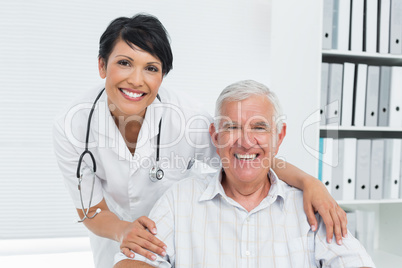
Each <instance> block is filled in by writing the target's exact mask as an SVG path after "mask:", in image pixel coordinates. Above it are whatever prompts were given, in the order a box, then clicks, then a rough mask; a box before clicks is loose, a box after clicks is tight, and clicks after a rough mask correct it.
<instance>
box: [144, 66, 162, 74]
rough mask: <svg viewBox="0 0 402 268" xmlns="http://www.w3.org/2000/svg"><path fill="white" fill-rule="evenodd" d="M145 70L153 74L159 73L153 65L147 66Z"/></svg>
mask: <svg viewBox="0 0 402 268" xmlns="http://www.w3.org/2000/svg"><path fill="white" fill-rule="evenodd" d="M146 70H148V71H151V72H154V73H157V72H159V69H158V68H157V67H155V66H153V65H151V66H147V68H146Z"/></svg>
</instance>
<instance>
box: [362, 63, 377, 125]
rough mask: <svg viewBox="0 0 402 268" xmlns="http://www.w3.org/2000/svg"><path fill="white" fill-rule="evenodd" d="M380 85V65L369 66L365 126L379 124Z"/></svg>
mask: <svg viewBox="0 0 402 268" xmlns="http://www.w3.org/2000/svg"><path fill="white" fill-rule="evenodd" d="M379 86H380V67H379V66H369V67H368V70H367V94H366V113H365V114H366V115H365V123H364V125H365V126H370V127H375V126H377V121H378V94H379Z"/></svg>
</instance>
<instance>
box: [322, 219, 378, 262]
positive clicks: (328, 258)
mask: <svg viewBox="0 0 402 268" xmlns="http://www.w3.org/2000/svg"><path fill="white" fill-rule="evenodd" d="M318 222H319V227H318V230H317V232H316V234H315V260H316V265H317V266H318V267H375V265H374V262H373V261H372V259H371V257H370V256H369V254H368V253H367V251H366V250H365V248H364V247H363V246H362V244H361V243H360V242H359V240H357V239H356V238H354V237H353V236H352V234H351V233H350V232H349V231H348V237H347V238H343V239H342V245H338V244H336V242H335V239H334V238H333V239H332V242H331V243H330V244H328V243H327V241H326V235H327V234H326V229H325V224H324V221H323V220H322V218H321V217H320V216H318Z"/></svg>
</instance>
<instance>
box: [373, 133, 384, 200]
mask: <svg viewBox="0 0 402 268" xmlns="http://www.w3.org/2000/svg"><path fill="white" fill-rule="evenodd" d="M370 162H371V164H370V199H382V196H383V191H384V190H383V186H384V180H383V175H384V139H374V140H372V141H371V161H370Z"/></svg>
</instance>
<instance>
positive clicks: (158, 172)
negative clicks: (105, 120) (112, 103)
mask: <svg viewBox="0 0 402 268" xmlns="http://www.w3.org/2000/svg"><path fill="white" fill-rule="evenodd" d="M104 91H105V89H102V90H101V91H100V92H99V94H98V96H97V97H96V99H95V101H94V103H93V104H92V108H91V111H90V112H89V116H88V123H87V132H86V137H85V150H84V151H83V152H82V154H81V155H80V158H79V160H78V166H77V178H78V191H79V192H80V199H81V207H82V211H83V213H84V217H83V218H82V219H80V220H79V221H78V222H83V221H84V220H85V219H93V218H94V217H95V216H96V215H98V214H99V213H100V212H101V209H100V208H97V209H96V211H95V213H94V215H92V216H89V215H88V212H89V208H90V207H91V203H92V196H93V193H94V186H95V172H96V161H95V157H94V156H93V154H92V152H91V151H90V150H89V149H88V141H89V130H90V127H91V120H92V114H93V113H94V110H95V106H96V103H97V102H98V100H99V98H100V97H101V96H102V93H103V92H104ZM156 98H158V100H159V101H161V98H160V96H159V94H157V95H156ZM161 127H162V119H161V120H160V121H159V133H158V136H157V138H156V163H155V164H154V165H153V167H152V168H151V169H150V170H149V178H150V180H151V181H153V182H156V181H160V180H161V179H163V177H164V175H165V173H164V172H163V170H162V169H161V168H160V166H159V147H160V138H161ZM86 154H88V155H89V156H90V158H91V160H92V167H93V168H90V167H88V166H85V167H84V168H83V169H81V163H82V160H83V158H84V156H85V155H86ZM84 175H85V176H87V175H89V176H91V177H92V190H91V196H90V198H89V204H88V208H87V209H86V210H85V207H84V201H83V199H82V191H81V182H82V179H83V177H84Z"/></svg>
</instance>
